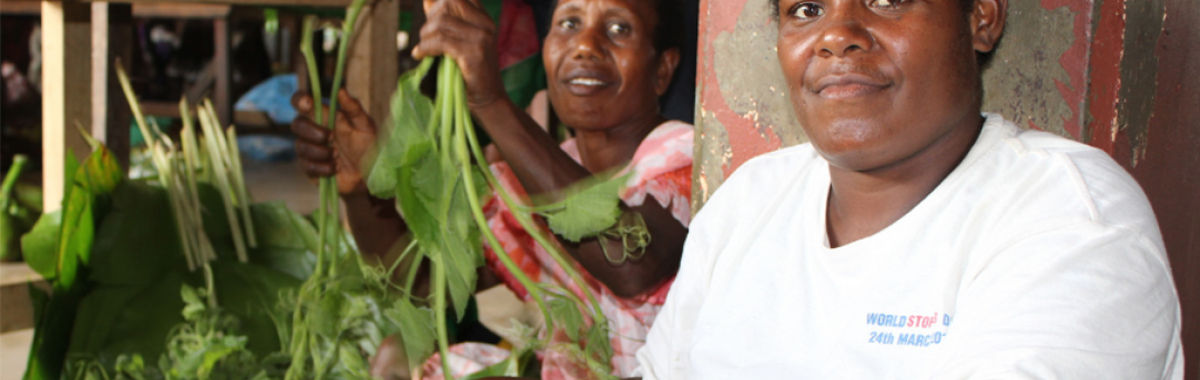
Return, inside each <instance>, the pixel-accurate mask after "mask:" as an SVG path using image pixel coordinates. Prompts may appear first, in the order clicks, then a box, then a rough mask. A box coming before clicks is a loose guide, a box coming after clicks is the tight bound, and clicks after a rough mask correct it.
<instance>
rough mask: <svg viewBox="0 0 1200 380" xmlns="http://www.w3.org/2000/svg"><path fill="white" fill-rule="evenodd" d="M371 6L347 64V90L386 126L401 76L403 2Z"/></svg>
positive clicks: (386, 1) (387, 1)
mask: <svg viewBox="0 0 1200 380" xmlns="http://www.w3.org/2000/svg"><path fill="white" fill-rule="evenodd" d="M369 7H370V8H369V9H364V10H363V13H365V14H366V15H365V16H364V17H363V20H361V21H360V22H359V25H358V29H357V30H358V31H357V32H356V35H355V38H354V41H353V45H351V47H350V50H351V51H350V57H349V59H348V60H347V61H346V66H347V67H346V90H347V91H349V92H350V94H351V95H353V96H354V97H355V98H358V100H359V101H360V102H362V104H363V107H366V109H367V112H368V113H369V114H370V115H371V116H372V117H373V118H374V119H375V120H376V121H377V122H379V123H380V124H381V126H382V123H383V121H384V120H385V119H386V118H387V113H388V99H389V98H390V97H391V95H392V92H393V91H395V90H396V80H397V79H398V77H399V75H400V73H399V62H398V60H397V50H396V32H398V31H399V30H400V17H399V14H400V0H377V1H375V2H374V3H372V4H370V5H369Z"/></svg>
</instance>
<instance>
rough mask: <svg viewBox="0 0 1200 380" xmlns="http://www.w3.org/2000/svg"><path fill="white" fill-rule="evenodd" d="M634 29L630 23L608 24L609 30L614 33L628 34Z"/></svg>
mask: <svg viewBox="0 0 1200 380" xmlns="http://www.w3.org/2000/svg"><path fill="white" fill-rule="evenodd" d="M630 30H632V28H630V27H629V26H628V25H624V24H612V25H609V26H608V32H609V33H612V34H628V33H629V31H630Z"/></svg>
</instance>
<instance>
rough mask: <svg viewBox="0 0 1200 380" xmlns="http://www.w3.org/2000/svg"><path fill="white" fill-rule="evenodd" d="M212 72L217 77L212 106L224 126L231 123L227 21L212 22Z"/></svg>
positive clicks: (222, 19)
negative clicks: (213, 45) (213, 44)
mask: <svg viewBox="0 0 1200 380" xmlns="http://www.w3.org/2000/svg"><path fill="white" fill-rule="evenodd" d="M213 42H214V43H215V44H216V46H215V49H213V69H214V70H213V71H214V73H215V74H216V76H217V80H216V85H215V86H213V99H212V100H213V106H214V107H216V108H217V118H218V119H221V124H223V125H224V126H227V125H230V124H232V123H233V99H232V97H233V95H232V94H231V92H232V91H233V90H232V89H231V84H230V80H231V79H230V78H231V73H230V65H229V60H230V51H229V19H228V18H218V19H215V20H213Z"/></svg>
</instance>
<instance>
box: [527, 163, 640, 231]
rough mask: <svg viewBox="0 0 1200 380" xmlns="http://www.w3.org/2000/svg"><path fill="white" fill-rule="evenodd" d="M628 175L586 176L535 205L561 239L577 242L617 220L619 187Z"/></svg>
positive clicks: (618, 213)
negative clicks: (557, 199) (560, 197)
mask: <svg viewBox="0 0 1200 380" xmlns="http://www.w3.org/2000/svg"><path fill="white" fill-rule="evenodd" d="M628 178H629V176H628V175H624V176H620V177H614V178H611V179H608V180H603V181H601V180H598V179H593V180H587V181H583V182H582V183H580V184H578V185H576V186H572V187H571V188H569V189H567V190H565V193H566V194H567V196H566V198H564V199H563V200H562V201H560V202H557V203H554V204H550V205H546V206H542V207H538V208H537V210H538V211H540V214H542V216H545V217H546V224H548V225H549V226H550V230H552V231H554V233H555V234H558V235H559V236H562V237H563V238H564V239H567V240H570V241H573V242H579V241H580V240H583V239H584V238H588V237H592V236H596V235H599V234H600V233H602V232H604V230H607V229H608V228H609V227H612V226H613V225H614V224H616V223H617V217H619V216H620V215H621V208H620V202H621V198H620V193H619V192H620V190H621V186H623V185H624V184H625V182H626V181H627V180H628Z"/></svg>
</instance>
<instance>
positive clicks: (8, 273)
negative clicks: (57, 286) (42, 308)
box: [0, 263, 50, 333]
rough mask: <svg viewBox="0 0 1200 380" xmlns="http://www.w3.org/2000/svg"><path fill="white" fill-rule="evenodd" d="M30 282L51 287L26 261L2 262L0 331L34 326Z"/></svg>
mask: <svg viewBox="0 0 1200 380" xmlns="http://www.w3.org/2000/svg"><path fill="white" fill-rule="evenodd" d="M30 284H32V285H34V286H37V287H39V288H42V290H46V291H49V289H50V286H49V285H48V284H47V283H46V281H45V280H43V279H42V276H40V275H38V274H37V272H34V271H33V269H30V268H29V266H28V265H25V263H0V333H7V332H9V331H15V330H23V329H28V328H32V327H33V303H32V301H30V300H29V288H28V286H29V285H30Z"/></svg>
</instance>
